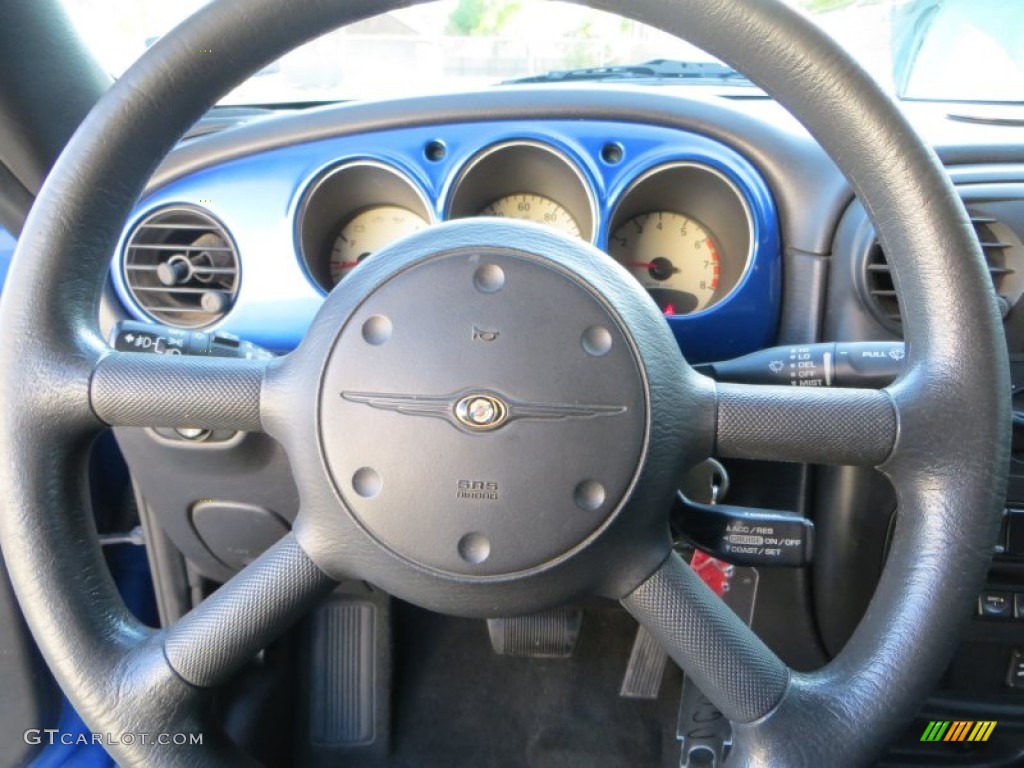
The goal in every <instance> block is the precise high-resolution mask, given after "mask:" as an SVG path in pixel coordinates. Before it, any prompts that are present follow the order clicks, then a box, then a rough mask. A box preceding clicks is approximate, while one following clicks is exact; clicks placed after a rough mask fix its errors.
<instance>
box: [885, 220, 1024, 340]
mask: <svg viewBox="0 0 1024 768" xmlns="http://www.w3.org/2000/svg"><path fill="white" fill-rule="evenodd" d="M970 218H971V225H972V226H973V227H974V232H975V234H976V235H977V236H978V242H979V244H980V245H981V250H982V253H984V254H985V263H986V264H988V271H989V274H990V275H991V276H992V285H993V286H994V287H995V290H996V295H997V296H999V297H1000V303H1001V304H1002V305H1003V307H1002V309H1003V314H1004V315H1005V314H1006V312H1007V311H1009V309H1011V308H1012V304H1013V303H1014V300H1015V298H1016V297H1013V298H1012V299H1011V298H1010V297H1009V296H1008V295H1007V293H1008V291H1005V290H1003V283H1004V280H1005V279H1006V278H1008V277H1010V276H1012V275H1014V274H1015V272H1016V270H1014V269H1013V267H1012V266H1011V265H1010V259H1008V258H1007V255H1008V253H1009V252H1010V251H1011V249H1014V247H1015V243H1013V242H1008V241H1006V240H1003V239H1000V238H999V237H998V236H997V235H996V234H995V232H994V231H993V227H994V226H998V222H997V221H996V219H994V218H992V217H990V216H982V215H980V214H971V216H970ZM866 269H867V275H866V281H865V282H866V286H867V292H868V297H869V298H870V300H871V302H872V303H873V305H874V309H875V310H876V312H877V314H878V316H879V318H880V319H882V320H883V321H885V323H886V324H887V325H890V326H893V327H896V328H898V327H899V326H900V323H901V321H902V319H901V317H900V305H899V301H898V300H897V298H896V287H895V285H894V284H893V279H892V271H891V269H890V267H889V262H888V261H886V258H885V253H884V252H883V251H882V247H881V246H880V245H879V244H878V242H877V241H875V242H874V243H872V245H871V249H870V250H869V251H868V257H867V264H866Z"/></svg>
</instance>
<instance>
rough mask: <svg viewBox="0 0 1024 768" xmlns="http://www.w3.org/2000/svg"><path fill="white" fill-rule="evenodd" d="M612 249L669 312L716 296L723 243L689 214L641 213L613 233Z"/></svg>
mask: <svg viewBox="0 0 1024 768" xmlns="http://www.w3.org/2000/svg"><path fill="white" fill-rule="evenodd" d="M609 250H610V251H611V255H612V256H613V257H614V258H615V259H616V260H617V261H618V262H619V263H620V264H622V265H623V266H624V267H625V268H626V269H628V270H629V271H630V272H631V273H632V274H633V275H634V276H635V277H636V279H637V280H638V281H640V284H641V285H642V286H643V287H644V288H646V289H647V290H648V291H649V292H650V294H651V296H652V297H653V298H654V300H655V301H656V302H657V303H658V306H659V307H661V310H662V312H664V313H665V314H666V315H686V314H689V313H691V312H698V311H700V310H702V309H704V308H705V307H707V306H708V305H709V304H711V303H712V301H713V300H714V298H715V292H716V291H717V290H718V277H719V264H718V248H717V246H716V245H715V243H714V241H713V240H712V239H711V236H710V235H709V234H708V232H707V230H705V229H704V228H703V227H702V226H701V225H700V224H698V223H697V222H696V221H694V220H693V219H691V218H689V217H688V216H683V215H682V214H680V213H673V212H671V211H656V212H654V213H645V214H641V215H640V216H636V217H634V218H632V219H630V220H629V221H627V222H626V223H624V224H623V225H622V226H621V227H619V228H618V229H617V230H616V231H615V232H614V234H612V236H611V239H610V241H609Z"/></svg>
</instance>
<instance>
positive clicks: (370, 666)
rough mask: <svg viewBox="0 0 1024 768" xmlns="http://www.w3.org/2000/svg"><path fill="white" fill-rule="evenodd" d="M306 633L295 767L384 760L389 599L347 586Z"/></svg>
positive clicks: (387, 730) (316, 613)
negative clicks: (364, 758) (381, 757)
mask: <svg viewBox="0 0 1024 768" xmlns="http://www.w3.org/2000/svg"><path fill="white" fill-rule="evenodd" d="M304 630H305V631H304V635H305V637H304V649H303V652H302V653H301V655H300V656H299V658H300V659H302V665H303V666H302V668H301V669H302V675H301V679H300V691H302V693H303V695H302V696H300V698H299V702H300V707H301V714H302V716H301V717H300V718H299V721H298V722H299V724H300V726H299V727H300V733H301V738H300V739H299V740H298V744H297V747H298V749H299V753H298V754H297V755H296V760H297V763H296V764H301V765H306V766H320V765H334V764H337V762H338V761H339V760H343V761H344V762H346V763H348V762H350V761H351V760H353V759H356V758H359V757H360V756H363V755H365V756H367V757H369V756H370V755H378V754H386V752H387V749H388V742H389V736H390V720H391V711H390V686H391V602H390V598H389V597H388V596H387V595H386V594H384V593H383V592H380V591H378V590H374V589H371V588H368V587H365V586H364V585H347V584H346V585H342V586H341V587H339V589H338V591H336V592H335V593H334V594H332V595H331V596H330V597H329V598H327V600H325V601H324V602H323V604H322V605H321V606H320V607H319V608H317V609H316V610H315V611H314V612H313V614H312V615H311V616H310V617H309V619H308V620H307V621H306V623H305V627H304ZM303 731H304V733H303Z"/></svg>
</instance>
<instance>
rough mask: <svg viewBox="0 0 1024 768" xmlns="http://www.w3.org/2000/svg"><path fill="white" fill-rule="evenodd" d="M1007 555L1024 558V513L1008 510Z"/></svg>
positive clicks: (1017, 510)
mask: <svg viewBox="0 0 1024 768" xmlns="http://www.w3.org/2000/svg"><path fill="white" fill-rule="evenodd" d="M1004 541H1005V542H1006V554H1008V555H1011V556H1013V557H1024V511H1022V510H1019V509H1011V510H1008V514H1007V515H1006V538H1005V539H1004Z"/></svg>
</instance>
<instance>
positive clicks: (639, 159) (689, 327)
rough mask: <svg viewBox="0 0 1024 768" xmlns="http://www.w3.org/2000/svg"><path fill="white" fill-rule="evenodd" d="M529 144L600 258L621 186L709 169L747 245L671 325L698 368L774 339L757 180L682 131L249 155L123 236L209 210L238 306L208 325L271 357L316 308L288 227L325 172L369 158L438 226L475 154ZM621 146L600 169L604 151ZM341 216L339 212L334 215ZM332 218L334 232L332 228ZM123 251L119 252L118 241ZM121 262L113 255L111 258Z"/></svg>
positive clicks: (160, 197)
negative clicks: (720, 281) (420, 199)
mask: <svg viewBox="0 0 1024 768" xmlns="http://www.w3.org/2000/svg"><path fill="white" fill-rule="evenodd" d="M517 140H527V141H533V142H536V143H540V144H546V145H548V146H550V147H552V148H554V149H557V150H559V151H560V152H561V153H562V154H564V155H565V156H566V157H567V158H568V159H569V160H570V161H571V162H573V163H574V164H575V165H576V166H577V168H578V169H579V170H580V172H581V173H582V175H583V177H584V179H585V181H586V183H587V184H588V185H589V186H590V188H591V192H592V194H593V197H594V199H595V202H596V208H597V211H596V212H597V227H596V236H595V240H594V244H595V245H596V246H597V247H598V248H600V249H601V250H605V251H606V250H607V246H608V239H609V227H610V224H611V220H612V216H613V214H614V212H615V210H616V206H617V204H618V202H619V200H620V199H621V198H622V196H623V194H624V193H625V192H626V190H627V189H628V188H629V186H630V184H631V183H632V182H633V181H634V180H636V179H637V178H638V177H640V176H641V175H642V174H644V173H645V172H646V171H648V170H650V169H652V168H656V167H658V166H660V165H663V164H665V163H673V162H692V163H698V164H702V165H705V166H709V167H711V168H712V169H714V170H716V171H718V172H719V173H721V174H722V175H724V176H725V177H726V178H727V179H728V180H729V181H731V182H732V184H733V185H735V187H736V188H737V189H738V190H739V191H740V192H741V194H742V196H743V197H744V198H745V200H746V204H747V207H748V208H749V212H750V218H751V220H752V221H751V226H752V229H753V233H752V234H753V247H752V249H751V254H750V258H749V261H748V265H747V269H746V271H745V272H744V273H743V275H742V277H741V278H740V280H739V282H738V283H737V285H736V287H735V289H734V290H733V292H732V293H731V294H730V295H729V296H728V297H727V298H725V299H724V300H723V301H720V302H719V303H718V304H715V305H713V306H711V307H709V308H708V309H705V310H702V311H700V312H697V313H694V314H690V315H683V316H671V317H668V318H667V322H668V323H669V324H670V326H671V327H672V330H673V331H674V333H675V336H676V338H677V339H678V340H679V343H680V346H681V348H682V350H683V352H684V354H685V355H686V356H687V358H688V359H689V360H691V361H692V362H703V361H708V360H720V359H725V358H729V357H735V356H737V355H741V354H745V353H747V352H751V351H753V350H756V349H761V348H763V347H765V346H768V345H770V344H771V343H772V342H773V341H774V338H775V333H776V329H777V325H778V318H779V310H780V303H781V278H782V274H781V253H780V251H781V247H780V241H779V226H778V217H777V213H776V210H775V206H774V202H773V200H772V197H771V194H770V192H769V190H768V188H767V185H766V184H765V182H764V180H763V179H762V178H761V176H760V175H759V174H758V172H757V170H756V169H755V168H754V167H753V166H752V165H751V164H750V163H749V162H748V161H747V160H746V159H745V158H744V157H742V156H741V155H740V154H738V153H737V152H735V151H733V150H732V149H730V148H729V147H727V146H725V145H723V144H721V143H719V142H717V141H713V140H711V139H708V138H705V137H703V136H699V135H696V134H692V133H686V132H682V131H677V130H672V129H668V128H662V127H658V126H646V125H638V124H632V123H615V122H600V121H586V122H584V121H579V122H576V121H564V120H562V121H533V122H525V121H501V122H485V123H472V124H452V125H439V126H432V127H427V128H424V127H417V128H410V129H398V130H389V131H380V132H376V133H367V134H362V135H358V136H346V137H339V138H331V139H323V140H318V141H312V142H308V143H302V144H296V145H293V146H288V147H284V148H279V149H273V150H269V151H266V152H261V153H258V154H253V155H250V156H246V157H243V158H240V159H236V160H231V161H228V162H225V163H223V164H220V165H217V166H214V167H211V168H208V169H206V170H201V171H198V172H195V173H193V174H191V175H188V176H185V177H182V178H179V179H177V180H174V181H172V182H170V183H168V184H167V185H166V186H164V187H162V188H159V189H157V190H155V191H153V192H151V193H150V194H148V195H147V196H146V197H145V198H144V199H142V200H141V201H140V203H139V205H138V206H137V207H136V209H135V211H134V213H133V215H132V217H131V219H130V221H129V223H128V227H126V230H125V231H126V233H127V232H129V231H131V228H132V226H133V225H134V224H135V223H136V222H137V221H138V220H139V219H141V218H142V217H144V216H146V215H147V214H148V213H150V212H152V211H153V210H155V209H157V208H160V207H162V206H165V205H171V204H181V203H187V204H191V205H198V206H201V207H203V208H205V209H207V210H209V211H210V212H211V213H212V214H213V215H214V216H215V217H217V218H218V219H219V220H220V221H221V222H223V223H224V225H225V226H226V227H227V228H228V229H229V230H230V232H231V234H232V236H233V238H234V240H235V242H236V244H237V246H238V250H239V253H240V259H241V267H242V273H241V283H240V289H239V293H238V298H237V301H236V304H235V306H234V308H233V309H232V311H231V312H230V313H229V314H228V315H227V317H225V319H224V320H223V321H222V322H221V323H220V324H219V325H218V326H217V327H218V328H220V329H222V330H225V331H229V332H231V333H235V334H238V335H239V336H241V337H243V338H246V339H249V340H251V341H254V342H256V343H257V344H261V345H263V346H266V347H268V348H270V349H273V350H275V351H281V352H284V351H288V350H290V349H292V348H294V347H295V346H296V345H297V344H298V342H299V341H300V339H301V338H302V336H303V334H304V332H305V330H306V328H307V327H308V326H309V324H310V322H311V321H312V319H313V316H314V315H315V314H316V312H317V310H318V309H319V307H320V305H321V303H322V302H323V299H324V291H323V289H322V288H321V287H320V286H319V285H318V284H317V282H316V281H315V280H314V279H313V278H312V277H310V275H309V274H308V273H307V271H306V268H305V266H304V263H303V259H302V256H301V254H300V252H299V251H300V245H299V237H298V227H297V224H296V222H297V220H298V217H299V215H300V206H301V202H302V200H303V195H304V193H305V191H306V190H307V189H308V188H309V186H310V185H311V184H312V183H313V182H315V181H316V180H317V179H318V178H319V177H320V176H322V174H323V173H324V172H326V171H328V170H329V169H331V168H332V167H334V166H336V165H338V164H340V163H344V162H348V161H354V160H373V161H376V162H379V163H384V164H386V165H389V166H391V167H393V168H394V169H395V170H397V171H399V172H401V173H402V174H404V175H405V176H407V177H408V179H409V180H411V181H412V182H413V184H414V185H415V186H417V187H418V188H419V191H420V192H421V193H422V194H423V196H424V198H425V199H426V200H428V201H429V203H430V205H431V207H432V209H433V213H434V215H435V217H436V219H437V220H438V221H442V220H444V219H445V213H446V210H447V206H448V202H449V199H450V197H451V194H452V191H453V186H454V185H455V184H456V181H457V179H458V177H459V173H460V171H461V170H462V168H463V167H464V166H465V165H466V164H467V163H468V162H469V161H470V160H472V158H473V157H474V156H475V155H477V153H479V152H480V151H481V150H484V149H486V148H488V147H490V146H493V145H497V144H501V143H504V142H508V141H517ZM431 142H443V144H444V146H445V147H446V150H447V151H446V152H445V154H444V156H443V157H442V158H441V159H438V160H434V159H431V158H430V157H428V153H427V151H426V148H427V147H428V145H429V144H430V143H431ZM610 142H611V143H616V144H618V145H619V146H620V147H621V150H622V152H621V159H620V160H619V161H618V162H607V161H606V160H605V159H603V157H602V148H604V147H605V146H606V145H607V144H609V143H610ZM342 214H343V212H339V217H340V216H341V215H342ZM340 223H341V222H340V219H339V227H340ZM122 244H123V243H122ZM118 252H120V245H119V248H118ZM112 275H113V281H114V285H115V289H116V291H117V293H118V295H119V297H120V299H121V300H122V302H123V303H124V305H125V306H126V308H127V309H128V311H129V312H130V313H131V314H132V315H134V316H135V317H137V318H139V319H146V317H145V315H144V314H143V312H142V311H141V310H140V309H139V307H138V306H137V305H136V304H135V303H134V301H133V300H132V298H131V295H130V293H129V291H128V290H127V288H126V286H125V283H124V276H123V274H122V273H121V271H120V268H119V259H118V258H117V257H115V259H114V261H113V268H112Z"/></svg>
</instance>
